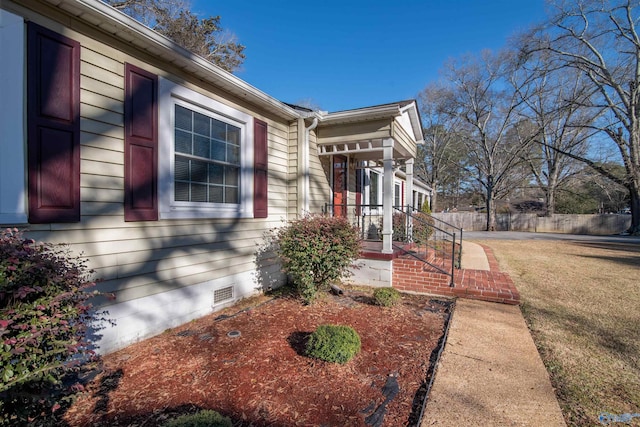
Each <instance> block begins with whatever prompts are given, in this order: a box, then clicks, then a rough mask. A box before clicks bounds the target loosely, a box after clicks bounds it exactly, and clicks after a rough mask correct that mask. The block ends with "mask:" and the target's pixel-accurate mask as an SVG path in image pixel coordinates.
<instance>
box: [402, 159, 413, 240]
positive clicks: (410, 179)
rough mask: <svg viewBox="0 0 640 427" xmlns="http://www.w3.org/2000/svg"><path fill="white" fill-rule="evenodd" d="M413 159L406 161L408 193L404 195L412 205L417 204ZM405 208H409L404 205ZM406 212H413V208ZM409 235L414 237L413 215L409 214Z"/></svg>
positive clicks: (411, 237) (406, 201)
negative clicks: (414, 189)
mask: <svg viewBox="0 0 640 427" xmlns="http://www.w3.org/2000/svg"><path fill="white" fill-rule="evenodd" d="M413 161H414V160H413V159H409V160H407V161H406V162H405V171H406V175H407V182H406V184H405V192H406V195H405V197H404V199H405V200H404V202H405V204H407V205H409V206H411V207H413V206H415V202H414V201H413ZM404 209H407V208H406V207H404ZM404 209H403V210H404ZM406 212H407V214H410V213H412V212H411V209H407V211H406ZM407 235H408V237H409V239H413V217H411V216H407Z"/></svg>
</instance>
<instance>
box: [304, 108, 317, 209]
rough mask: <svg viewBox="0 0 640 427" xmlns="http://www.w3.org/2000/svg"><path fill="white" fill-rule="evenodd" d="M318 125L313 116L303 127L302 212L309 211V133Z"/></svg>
mask: <svg viewBox="0 0 640 427" xmlns="http://www.w3.org/2000/svg"><path fill="white" fill-rule="evenodd" d="M317 126H318V118H317V117H314V118H313V122H311V124H310V125H309V126H308V127H305V128H304V144H303V146H302V164H303V170H302V174H303V186H304V187H303V196H302V197H303V201H302V210H303V212H302V213H303V214H307V213H309V192H310V191H311V190H310V186H309V135H310V134H311V131H312V130H314V129H315V128H316V127H317Z"/></svg>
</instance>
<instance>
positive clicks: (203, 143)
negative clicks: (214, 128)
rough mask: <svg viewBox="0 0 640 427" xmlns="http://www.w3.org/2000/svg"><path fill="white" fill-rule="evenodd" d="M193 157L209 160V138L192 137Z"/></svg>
mask: <svg viewBox="0 0 640 427" xmlns="http://www.w3.org/2000/svg"><path fill="white" fill-rule="evenodd" d="M193 155H194V156H198V157H206V158H207V159H208V158H209V138H205V137H203V136H198V135H194V137H193Z"/></svg>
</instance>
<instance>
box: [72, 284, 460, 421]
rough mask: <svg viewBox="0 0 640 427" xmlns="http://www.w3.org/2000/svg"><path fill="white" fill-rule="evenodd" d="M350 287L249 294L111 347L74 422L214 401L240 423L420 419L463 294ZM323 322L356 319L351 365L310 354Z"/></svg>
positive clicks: (149, 414) (164, 412)
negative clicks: (309, 294)
mask: <svg viewBox="0 0 640 427" xmlns="http://www.w3.org/2000/svg"><path fill="white" fill-rule="evenodd" d="M345 289H346V290H345V294H344V295H342V296H335V295H328V294H326V295H324V296H323V297H321V298H320V300H319V301H317V302H315V303H314V304H312V305H303V304H302V303H301V302H300V301H299V300H297V299H294V298H292V297H286V296H285V297H279V298H275V299H267V300H266V302H265V300H264V297H263V298H260V299H257V300H250V301H248V302H247V301H244V302H243V303H242V304H243V305H241V306H234V307H231V308H229V309H226V310H224V311H222V312H217V313H214V314H211V315H209V316H206V317H203V318H201V319H198V320H195V321H193V322H190V323H188V324H186V325H183V326H181V327H178V328H175V329H172V330H168V331H166V332H165V333H163V334H161V335H158V336H156V337H153V338H150V339H147V340H144V341H142V342H139V343H137V344H134V345H131V346H129V347H127V348H125V349H123V350H121V351H118V352H115V353H112V354H109V355H107V356H106V357H104V360H103V363H104V366H103V371H102V373H101V374H100V375H98V376H97V377H96V378H95V380H94V381H92V382H91V384H89V385H88V387H87V390H88V391H87V393H86V394H85V395H84V396H82V397H81V398H80V399H79V400H78V401H77V402H76V403H75V404H74V405H73V406H72V407H71V408H70V409H69V410H68V411H67V412H66V414H64V423H65V424H66V425H67V426H89V425H90V426H110V427H111V426H143V425H144V426H156V425H157V426H160V425H162V424H163V423H164V422H165V421H166V420H168V419H171V418H174V417H176V416H177V415H179V414H184V413H193V412H195V411H197V410H199V409H213V410H216V411H218V412H220V413H221V414H223V415H225V416H228V417H230V418H231V420H232V421H233V425H234V426H295V425H305V426H307V425H314V426H315V425H317V426H320V425H327V426H329V425H330V426H338V425H339V426H365V425H368V426H380V425H385V426H404V425H414V424H415V423H416V422H417V421H418V418H419V416H420V413H421V409H422V403H423V401H424V397H425V395H426V386H427V381H428V376H429V373H430V372H431V371H430V367H431V366H432V362H433V361H434V359H433V355H435V354H437V353H438V349H439V348H440V345H441V344H442V336H443V334H444V329H445V327H446V323H447V321H448V318H449V311H450V305H451V303H450V302H447V301H438V300H433V299H431V298H429V297H425V296H418V295H403V296H402V300H401V302H400V303H399V304H397V305H396V306H394V307H389V308H387V307H380V306H376V305H373V304H372V303H373V298H372V297H371V294H372V290H366V291H365V290H357V289H351V288H348V287H345ZM322 324H340V325H347V326H351V327H353V328H354V329H355V330H356V331H357V332H358V334H359V336H360V338H361V341H362V348H361V351H360V352H359V353H358V354H357V355H356V356H355V357H354V358H353V359H352V360H351V361H349V362H348V363H346V364H344V365H339V364H335V363H328V362H323V361H321V360H317V359H312V358H310V357H307V356H306V355H305V342H306V340H307V337H308V336H309V334H310V333H311V332H312V331H314V330H315V328H316V327H317V326H319V325H322Z"/></svg>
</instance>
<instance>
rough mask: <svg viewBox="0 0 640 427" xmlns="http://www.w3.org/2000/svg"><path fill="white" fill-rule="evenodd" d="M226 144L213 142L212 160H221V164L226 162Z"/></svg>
mask: <svg viewBox="0 0 640 427" xmlns="http://www.w3.org/2000/svg"><path fill="white" fill-rule="evenodd" d="M225 146H226V144H225V143H224V142H220V141H215V140H213V141H211V159H212V160H220V161H221V162H224V161H226V158H225V151H226V147H225Z"/></svg>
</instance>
